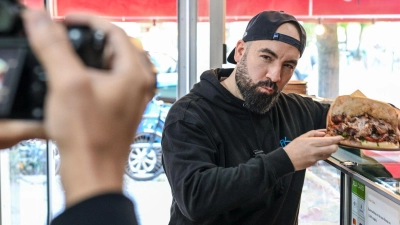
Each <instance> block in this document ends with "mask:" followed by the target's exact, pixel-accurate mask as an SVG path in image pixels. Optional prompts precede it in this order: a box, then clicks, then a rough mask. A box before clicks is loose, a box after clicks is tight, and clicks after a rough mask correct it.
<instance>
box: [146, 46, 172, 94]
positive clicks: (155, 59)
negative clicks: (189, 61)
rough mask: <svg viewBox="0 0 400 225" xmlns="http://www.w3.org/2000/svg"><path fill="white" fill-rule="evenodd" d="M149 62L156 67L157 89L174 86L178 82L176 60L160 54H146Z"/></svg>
mask: <svg viewBox="0 0 400 225" xmlns="http://www.w3.org/2000/svg"><path fill="white" fill-rule="evenodd" d="M148 54H149V56H150V60H151V62H152V63H153V64H154V66H155V67H156V69H157V71H158V73H157V88H165V87H171V86H176V85H177V82H178V69H177V60H176V59H174V58H173V57H172V56H170V55H168V54H165V53H160V52H148Z"/></svg>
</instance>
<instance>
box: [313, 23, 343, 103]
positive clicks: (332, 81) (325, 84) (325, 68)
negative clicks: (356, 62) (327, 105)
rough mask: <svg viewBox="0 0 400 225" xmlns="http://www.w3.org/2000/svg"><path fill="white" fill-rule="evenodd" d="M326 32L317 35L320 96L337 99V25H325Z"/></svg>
mask: <svg viewBox="0 0 400 225" xmlns="http://www.w3.org/2000/svg"><path fill="white" fill-rule="evenodd" d="M323 26H324V27H325V32H324V33H323V34H322V35H317V47H318V80H319V82H318V95H319V96H321V97H324V98H331V99H333V98H336V97H337V96H338V95H339V47H338V44H339V43H338V37H337V25H336V24H324V25H323Z"/></svg>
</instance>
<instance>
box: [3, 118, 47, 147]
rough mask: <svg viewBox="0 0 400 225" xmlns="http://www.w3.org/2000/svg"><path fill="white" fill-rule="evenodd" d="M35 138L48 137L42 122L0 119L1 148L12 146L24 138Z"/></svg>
mask: <svg viewBox="0 0 400 225" xmlns="http://www.w3.org/2000/svg"><path fill="white" fill-rule="evenodd" d="M33 138H43V139H45V138H46V135H45V132H44V129H43V125H42V123H40V122H37V121H25V120H0V149H6V148H10V147H12V146H14V145H16V144H18V142H20V141H22V140H26V139H33Z"/></svg>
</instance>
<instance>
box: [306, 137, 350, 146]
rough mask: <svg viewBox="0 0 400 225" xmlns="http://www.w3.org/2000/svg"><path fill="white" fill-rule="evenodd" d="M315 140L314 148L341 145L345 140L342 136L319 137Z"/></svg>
mask: <svg viewBox="0 0 400 225" xmlns="http://www.w3.org/2000/svg"><path fill="white" fill-rule="evenodd" d="M313 140H314V142H315V143H314V146H316V147H321V146H327V145H334V144H336V145H337V144H339V142H340V141H342V140H343V137H342V136H334V137H318V138H315V139H313Z"/></svg>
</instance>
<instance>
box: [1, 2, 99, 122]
mask: <svg viewBox="0 0 400 225" xmlns="http://www.w3.org/2000/svg"><path fill="white" fill-rule="evenodd" d="M23 9H24V6H23V5H21V4H19V3H17V0H0V118H8V119H28V120H43V118H44V116H45V115H44V109H43V106H44V99H45V95H46V90H47V86H46V83H47V82H46V73H45V71H44V69H43V68H42V66H41V65H40V63H39V62H38V60H37V59H36V57H35V55H34V53H33V52H32V50H31V48H30V46H29V42H28V39H27V37H26V36H25V34H24V27H23V22H22V19H21V16H20V13H21V11H22V10H23ZM66 29H67V33H68V38H69V40H70V41H71V43H72V46H73V48H74V50H75V52H76V53H77V55H78V56H79V57H80V58H81V60H82V61H83V62H84V64H85V65H86V66H89V67H93V68H99V69H102V68H103V52H104V46H105V42H106V37H105V34H104V33H103V32H102V31H99V30H92V29H91V28H89V27H87V26H80V25H79V26H73V25H72V26H69V25H68V26H67V27H66Z"/></svg>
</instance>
